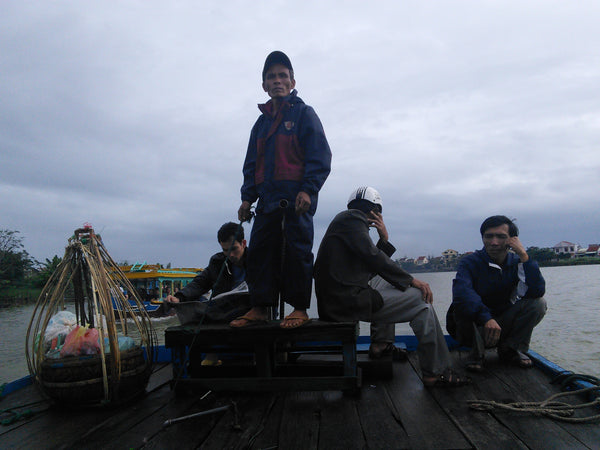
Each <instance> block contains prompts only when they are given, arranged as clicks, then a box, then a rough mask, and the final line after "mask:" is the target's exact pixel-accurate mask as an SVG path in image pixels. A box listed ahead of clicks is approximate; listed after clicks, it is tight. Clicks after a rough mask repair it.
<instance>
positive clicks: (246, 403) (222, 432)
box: [202, 394, 272, 450]
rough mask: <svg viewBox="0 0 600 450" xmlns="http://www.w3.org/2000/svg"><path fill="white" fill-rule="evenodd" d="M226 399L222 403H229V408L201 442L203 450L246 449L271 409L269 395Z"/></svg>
mask: <svg viewBox="0 0 600 450" xmlns="http://www.w3.org/2000/svg"><path fill="white" fill-rule="evenodd" d="M228 399H229V401H227V402H224V403H229V404H230V408H229V409H228V410H227V412H225V413H224V414H223V415H222V416H221V418H220V420H219V421H218V422H217V424H216V426H215V427H214V428H213V430H212V431H211V433H210V435H209V436H208V437H207V438H206V440H205V441H203V442H202V448H203V449H204V450H213V449H214V450H221V449H224V448H231V449H237V448H239V449H245V448H248V447H249V446H250V445H251V442H252V441H253V440H254V436H255V435H257V433H260V431H261V427H262V423H263V418H264V417H265V416H268V413H269V411H270V409H271V407H272V402H271V396H270V395H267V396H260V395H256V394H251V395H247V396H239V395H237V396H234V397H231V398H229V397H228Z"/></svg>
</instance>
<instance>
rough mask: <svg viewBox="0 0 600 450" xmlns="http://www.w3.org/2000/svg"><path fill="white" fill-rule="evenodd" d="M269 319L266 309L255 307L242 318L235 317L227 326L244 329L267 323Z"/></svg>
mask: <svg viewBox="0 0 600 450" xmlns="http://www.w3.org/2000/svg"><path fill="white" fill-rule="evenodd" d="M268 319H269V317H268V313H267V308H263V307H261V306H255V307H254V308H252V309H251V310H250V311H248V312H247V313H246V314H244V315H243V316H240V317H237V318H235V319H233V320H232V321H231V322H229V326H230V327H233V328H244V327H249V326H252V325H258V324H261V323H267V321H268Z"/></svg>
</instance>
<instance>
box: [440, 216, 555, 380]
mask: <svg viewBox="0 0 600 450" xmlns="http://www.w3.org/2000/svg"><path fill="white" fill-rule="evenodd" d="M479 231H480V233H481V238H482V240H483V249H481V250H478V251H476V252H474V253H471V254H469V255H467V256H465V257H464V258H462V260H461V261H460V263H459V265H458V270H457V272H456V278H455V279H454V281H453V284H452V304H451V305H450V309H449V310H448V314H447V316H446V327H447V329H448V332H449V333H450V335H451V336H452V337H453V338H454V339H456V340H457V341H459V342H460V343H461V344H462V345H466V346H470V347H471V354H470V356H469V359H468V360H467V365H466V368H467V370H471V371H474V372H481V371H483V364H484V356H485V349H486V348H493V347H497V348H498V356H499V357H500V359H501V360H502V361H504V362H506V363H509V364H513V365H516V366H518V367H521V368H524V369H526V368H529V367H532V361H531V359H530V358H529V356H527V354H526V352H527V351H528V350H529V341H530V340H531V334H532V332H533V328H534V327H535V326H536V325H537V324H538V323H540V321H541V320H542V318H543V317H544V315H545V314H546V309H547V306H546V301H545V300H544V298H543V295H544V293H545V289H546V282H545V281H544V278H543V277H542V274H541V272H540V268H539V266H538V264H537V262H536V261H534V260H532V259H530V258H529V255H528V254H527V251H526V250H525V247H524V246H523V244H522V243H521V241H520V239H519V229H518V228H517V226H516V225H515V224H514V223H513V221H512V220H510V219H509V218H508V217H506V216H491V217H488V218H487V219H485V220H484V221H483V223H482V224H481V227H480V229H479Z"/></svg>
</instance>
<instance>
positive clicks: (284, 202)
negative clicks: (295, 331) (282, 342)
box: [279, 199, 289, 320]
mask: <svg viewBox="0 0 600 450" xmlns="http://www.w3.org/2000/svg"><path fill="white" fill-rule="evenodd" d="M288 205H289V202H288V201H287V200H286V199H282V200H279V208H280V209H281V213H282V214H281V264H280V267H279V320H283V317H284V313H283V309H284V305H285V304H284V301H283V295H281V290H282V287H283V264H284V261H285V244H286V240H285V210H286V208H287V207H288Z"/></svg>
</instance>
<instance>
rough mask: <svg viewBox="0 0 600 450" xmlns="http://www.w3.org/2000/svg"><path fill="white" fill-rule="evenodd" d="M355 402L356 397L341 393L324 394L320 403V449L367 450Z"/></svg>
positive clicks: (329, 392) (328, 392) (330, 392)
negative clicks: (364, 449) (365, 449)
mask: <svg viewBox="0 0 600 450" xmlns="http://www.w3.org/2000/svg"><path fill="white" fill-rule="evenodd" d="M355 400H356V399H355V397H354V396H349V395H344V394H343V393H342V392H339V391H326V392H323V396H322V398H321V402H320V404H321V409H320V416H321V423H320V426H319V448H320V449H324V450H327V449H336V448H339V449H348V450H350V449H363V448H367V444H366V442H365V438H364V435H363V430H362V426H361V422H360V418H359V415H358V411H357V410H356V401H355Z"/></svg>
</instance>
